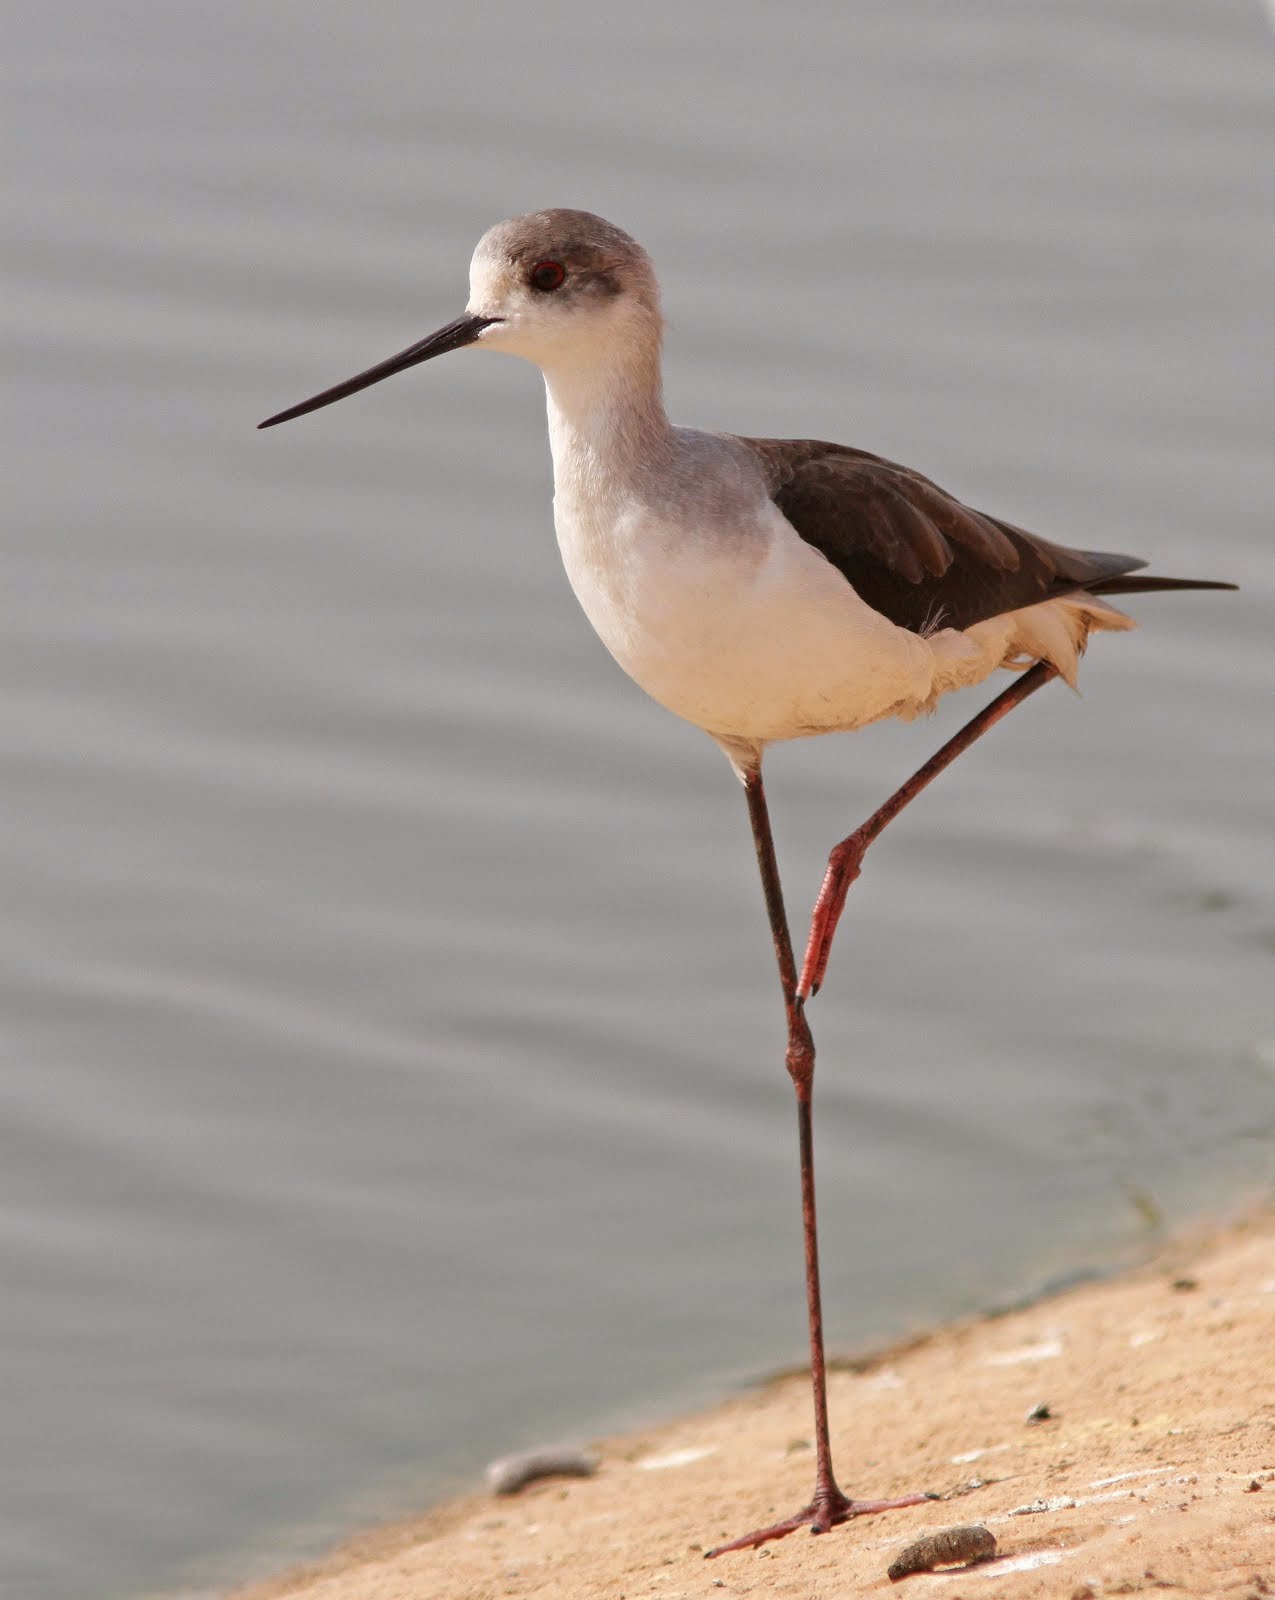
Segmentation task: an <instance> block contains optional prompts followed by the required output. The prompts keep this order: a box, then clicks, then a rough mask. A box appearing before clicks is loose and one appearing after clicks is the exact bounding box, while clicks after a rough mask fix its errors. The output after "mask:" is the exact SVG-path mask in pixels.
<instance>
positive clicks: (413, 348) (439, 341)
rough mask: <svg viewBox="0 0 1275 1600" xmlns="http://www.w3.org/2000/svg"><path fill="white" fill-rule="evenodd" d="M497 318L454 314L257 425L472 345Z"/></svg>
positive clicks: (266, 424)
mask: <svg viewBox="0 0 1275 1600" xmlns="http://www.w3.org/2000/svg"><path fill="white" fill-rule="evenodd" d="M499 320H500V318H499V317H471V316H464V317H457V318H456V320H455V322H449V323H448V324H447V326H446V327H445V328H440V329H439V330H438V332H437V333H431V334H430V336H429V338H428V339H421V340H420V341H419V343H417V344H411V345H408V347H407V349H406V350H400V351H399V353H398V354H397V355H396V356H391V357H390V358H389V360H388V361H379V362H378V363H377V364H376V366H374V367H369V368H368V369H367V371H366V372H360V373H359V374H358V376H357V377H354V378H347V379H346V380H345V382H344V383H338V384H337V385H336V386H335V387H334V388H331V389H325V390H324V391H323V393H322V394H316V395H315V396H313V398H312V399H309V400H303V401H302V402H301V404H300V405H299V406H290V407H289V408H288V410H287V411H281V412H280V413H279V414H278V416H275V417H267V418H266V420H265V421H264V422H259V423H258V424H257V426H258V427H259V428H273V427H274V426H275V424H276V423H278V422H291V421H292V419H293V417H304V416H305V414H306V412H307V411H318V410H319V409H320V407H322V406H330V405H331V404H332V402H333V401H334V400H344V399H345V397H346V395H347V394H357V393H358V392H359V390H360V389H367V388H370V386H371V385H372V384H374V383H380V381H381V379H382V378H392V377H393V376H394V374H395V373H396V372H406V371H407V369H408V367H416V366H419V365H420V363H421V362H422V361H429V360H431V359H432V358H433V357H434V356H444V355H446V354H447V352H448V351H449V350H460V349H463V348H464V346H465V345H467V344H473V342H474V340H475V339H476V338H477V337H478V335H479V334H480V333H481V332H482V331H483V329H484V328H489V327H490V326H491V324H492V323H493V322H499Z"/></svg>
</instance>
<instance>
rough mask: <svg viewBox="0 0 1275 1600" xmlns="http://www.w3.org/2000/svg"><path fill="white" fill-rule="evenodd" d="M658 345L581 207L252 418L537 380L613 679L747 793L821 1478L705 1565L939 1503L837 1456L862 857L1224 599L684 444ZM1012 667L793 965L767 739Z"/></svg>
mask: <svg viewBox="0 0 1275 1600" xmlns="http://www.w3.org/2000/svg"><path fill="white" fill-rule="evenodd" d="M663 335H664V317H663V311H662V307H661V295H660V286H659V282H658V279H657V276H656V272H655V267H654V264H653V262H652V260H651V257H650V256H649V255H648V254H647V252H646V251H645V250H644V249H643V248H642V246H641V245H640V244H638V243H637V241H636V240H635V239H633V238H632V237H631V236H630V235H629V234H628V233H626V232H624V230H623V229H621V228H619V227H617V226H615V225H614V224H613V223H610V222H607V221H606V220H604V219H603V218H601V217H599V216H596V215H594V214H593V213H591V212H588V211H580V210H571V209H565V208H552V209H548V210H543V211H536V212H531V213H529V214H528V215H525V216H520V217H515V218H512V219H510V220H508V221H505V222H501V223H498V224H496V226H494V227H492V228H490V229H488V231H487V232H486V233H484V234H483V236H482V238H481V239H480V240H479V241H478V244H477V247H476V248H475V250H474V253H473V257H472V260H471V263H470V269H469V299H468V303H467V305H466V309H465V311H464V313H463V314H462V315H461V316H459V317H457V318H456V319H455V320H453V321H452V322H449V323H447V324H446V325H445V326H444V327H441V328H439V329H438V330H437V332H435V333H432V334H430V335H429V336H428V337H427V338H424V339H421V340H419V341H418V342H416V343H415V344H412V345H409V346H408V347H407V348H406V349H405V350H402V351H400V352H399V353H398V354H397V355H394V356H391V357H389V358H388V359H387V360H385V361H381V362H378V363H377V364H376V365H375V366H373V367H369V368H368V369H367V370H366V371H363V372H360V373H358V374H357V375H356V376H354V377H352V378H349V379H347V380H345V381H344V382H342V383H338V384H336V385H335V386H334V387H332V388H329V389H325V390H323V391H322V392H321V393H319V394H316V395H314V396H313V397H312V398H311V399H309V400H305V401H303V402H301V403H300V404H299V405H294V406H291V407H289V408H288V409H287V410H285V411H281V412H279V413H278V414H277V415H275V416H272V417H269V418H267V419H266V421H264V422H262V423H261V424H259V426H260V427H262V428H272V427H275V426H276V425H278V424H279V423H282V422H288V421H291V420H293V419H295V418H298V417H301V416H304V415H306V414H307V413H309V412H313V411H317V410H319V409H320V408H321V407H324V406H328V405H331V404H332V403H333V402H334V401H337V400H341V399H344V398H346V397H347V396H349V395H352V394H355V393H357V392H358V391H359V390H361V389H366V388H368V387H370V386H371V385H373V384H376V383H379V382H381V381H382V380H383V379H385V378H389V377H391V376H392V375H394V374H395V373H399V372H404V371H406V370H407V369H408V368H410V367H414V366H418V365H419V364H421V363H422V362H426V361H430V360H432V359H434V358H435V357H437V356H441V355H444V354H446V353H448V352H451V351H457V350H461V349H473V350H487V351H498V352H503V353H506V354H509V355H513V356H518V357H521V358H523V359H524V360H527V361H530V362H532V363H533V364H534V365H536V366H537V367H539V369H540V371H541V373H542V375H543V378H544V384H545V393H546V403H547V410H548V424H549V445H550V451H551V454H552V457H553V481H554V499H553V519H554V528H555V532H556V535H557V542H558V547H559V550H560V552H561V555H562V560H563V563H564V565H565V568H566V572H567V576H568V579H569V581H570V583H571V587H572V589H573V590H574V592H575V595H576V597H577V599H578V600H579V602H580V605H581V606H582V608H583V610H584V612H585V614H586V616H587V617H588V619H589V621H590V622H591V623H592V625H593V627H594V629H595V631H596V632H597V634H598V636H599V637H600V639H601V640H602V643H603V644H604V645H605V646H606V648H607V649H608V650H609V651H610V653H611V655H612V656H613V657H614V658H615V660H616V661H617V662H618V663H619V664H620V666H621V667H622V668H623V669H624V671H625V672H626V673H627V674H628V675H629V676H630V677H631V678H632V679H633V680H634V681H635V682H636V683H637V684H638V685H639V686H640V687H641V688H642V689H644V690H645V691H646V692H647V694H648V695H650V696H651V697H652V698H653V699H654V700H656V701H658V702H659V704H661V705H662V706H664V707H666V708H667V709H668V710H669V711H672V712H674V713H675V714H676V715H677V716H679V717H681V718H683V719H684V720H686V721H687V722H690V723H692V724H694V725H695V726H696V727H697V728H700V729H702V730H703V731H704V732H705V733H707V734H708V735H709V736H710V737H711V738H712V739H713V740H714V741H715V742H716V743H717V745H718V746H719V747H720V748H721V750H722V751H723V752H724V753H725V755H726V757H727V759H728V760H729V761H730V763H731V765H732V767H733V768H734V771H735V773H736V775H737V777H738V778H739V780H740V782H741V783H742V785H743V789H744V795H745V799H746V802H747V806H748V814H749V820H750V825H751V829H752V835H753V844H754V847H755V852H756V856H757V863H758V868H759V872H760V876H761V883H762V891H763V899H764V902H765V907H766V912H767V917H768V920H769V924H770V933H771V938H772V941H773V944H774V950H775V958H776V966H777V970H778V976H779V986H780V992H781V996H782V1000H783V1006H784V1017H785V1025H786V1046H785V1053H784V1063H785V1067H786V1069H787V1072H788V1076H789V1078H790V1080H791V1082H792V1086H793V1089H794V1091H795V1096H796V1105H797V1131H798V1156H799V1170H800V1180H801V1202H802V1224H803V1241H804V1256H805V1278H806V1309H807V1321H808V1334H809V1343H810V1373H811V1385H812V1395H813V1405H814V1432H815V1486H814V1492H813V1494H812V1496H811V1499H810V1501H809V1503H808V1504H806V1505H804V1506H803V1507H802V1508H801V1509H800V1510H798V1511H797V1512H796V1513H795V1514H793V1515H792V1516H789V1517H785V1518H783V1519H782V1520H781V1521H778V1522H774V1523H771V1524H769V1525H767V1526H765V1527H760V1528H757V1529H755V1530H753V1531H752V1532H750V1533H746V1534H744V1535H742V1536H741V1537H739V1538H735V1539H730V1540H729V1541H727V1542H725V1543H723V1544H719V1545H717V1546H715V1547H713V1548H712V1549H710V1550H708V1551H707V1552H706V1554H707V1555H708V1556H710V1557H715V1556H720V1555H723V1554H725V1553H726V1552H727V1551H732V1550H743V1549H749V1548H754V1547H757V1546H759V1545H762V1544H764V1543H766V1542H767V1541H768V1540H772V1539H778V1538H783V1537H784V1536H785V1535H787V1534H789V1533H791V1532H793V1531H795V1530H796V1529H798V1528H802V1527H809V1528H810V1530H811V1531H812V1532H813V1533H826V1532H828V1531H829V1530H830V1529H831V1528H833V1527H834V1526H836V1525H838V1524H841V1523H844V1522H847V1521H849V1520H850V1519H852V1518H854V1517H858V1516H863V1515H867V1514H869V1513H876V1512H883V1511H890V1510H896V1509H901V1508H905V1507H908V1506H913V1505H917V1504H921V1503H922V1502H924V1501H925V1500H927V1499H931V1498H934V1497H933V1496H932V1495H929V1494H927V1493H925V1492H917V1493H908V1494H901V1495H896V1496H894V1497H893V1498H879V1499H868V1498H862V1499H861V1498H856V1497H854V1496H851V1495H847V1494H846V1493H844V1492H843V1491H842V1489H841V1488H840V1486H839V1484H838V1482H837V1479H836V1477H835V1475H834V1472H833V1464H832V1452H831V1444H830V1435H829V1424H828V1404H827V1384H826V1362H825V1353H824V1333H823V1315H822V1306H821V1295H820V1276H819V1255H818V1230H817V1218H816V1210H815V1184H814V1139H813V1086H814V1072H815V1046H814V1039H813V1035H812V1032H811V1029H810V1024H809V1020H808V1017H807V1006H808V1003H809V1002H810V1000H811V999H812V998H813V997H814V995H815V994H817V993H818V991H819V989H820V987H821V986H822V984H823V982H824V979H825V976H826V972H827V968H828V962H829V957H830V954H831V949H832V942H833V936H834V934H835V932H836V928H837V924H838V921H839V918H840V916H841V914H842V911H843V909H844V905H845V901H846V896H847V893H848V891H849V888H850V886H851V885H852V883H853V882H854V881H855V879H856V878H857V877H858V875H859V871H860V868H861V865H862V861H863V857H864V854H865V853H866V851H867V849H868V847H869V846H870V845H871V843H872V842H873V840H874V839H876V838H877V837H878V836H879V834H880V833H881V831H882V829H884V828H885V827H886V826H887V825H888V824H889V823H890V822H891V821H893V820H894V819H895V818H896V817H897V816H898V815H899V813H900V812H901V811H902V810H903V809H904V808H905V807H906V806H907V805H908V804H909V803H910V801H911V800H912V799H914V798H915V796H916V795H917V794H918V793H920V791H921V790H922V789H923V788H925V787H926V785H927V784H929V783H930V782H931V781H932V780H933V779H934V778H935V777H937V776H938V774H939V773H940V772H942V771H943V770H944V768H946V767H947V766H948V765H950V764H951V762H952V761H954V760H955V759H956V757H957V756H958V755H960V754H961V753H962V752H963V751H965V750H967V749H968V748H969V747H970V746H971V745H972V744H973V743H974V742H975V741H976V740H977V739H978V738H980V737H981V736H982V735H983V734H984V733H985V732H987V731H988V730H989V729H990V728H991V727H993V726H994V725H995V724H996V723H998V722H999V721H1000V720H1001V719H1002V718H1004V717H1005V716H1006V715H1008V713H1009V712H1010V711H1011V710H1013V709H1015V708H1016V707H1017V706H1018V705H1021V704H1022V703H1023V702H1024V701H1025V700H1026V699H1027V698H1028V696H1029V695H1031V694H1033V693H1035V692H1036V691H1037V690H1038V689H1039V688H1041V687H1042V686H1043V685H1044V684H1046V683H1048V682H1050V681H1051V680H1053V679H1055V678H1059V679H1062V680H1063V681H1064V682H1066V683H1068V684H1070V685H1071V686H1072V687H1073V688H1074V687H1075V684H1076V677H1077V670H1078V666H1079V661H1080V657H1081V655H1082V654H1083V652H1084V649H1085V646H1086V644H1087V642H1088V640H1089V637H1090V635H1091V634H1093V633H1099V632H1124V631H1126V630H1128V629H1130V628H1132V627H1133V626H1134V623H1133V620H1132V619H1131V618H1130V617H1129V616H1127V615H1126V614H1125V613H1124V612H1122V611H1120V610H1119V609H1117V608H1116V606H1114V605H1113V604H1112V602H1111V597H1112V596H1115V595H1125V594H1132V593H1137V592H1141V591H1154V590H1179V589H1233V588H1235V585H1234V584H1231V583H1226V582H1221V581H1216V580H1200V579H1183V578H1164V577H1157V576H1155V575H1153V574H1150V573H1147V572H1146V571H1145V570H1144V568H1145V566H1146V563H1145V562H1143V561H1141V560H1138V559H1137V558H1135V557H1131V556H1126V555H1117V554H1114V553H1110V552H1105V551H1098V550H1079V549H1071V548H1068V547H1066V546H1064V545H1060V544H1055V543H1052V542H1050V541H1049V540H1046V539H1043V538H1041V537H1040V536H1039V535H1037V534H1034V533H1029V532H1027V531H1026V530H1025V529H1023V528H1020V527H1018V526H1016V525H1015V524H1013V523H1011V522H1006V521H1004V520H1002V519H1001V518H999V517H995V516H991V515H989V514H987V513H986V512H982V511H977V510H975V509H973V508H972V507H970V506H968V505H965V504H964V503H962V502H961V501H960V500H959V499H957V498H956V497H955V496H954V495H953V494H950V493H948V492H947V491H946V490H944V489H942V488H940V487H939V486H938V485H937V484H935V483H934V482H932V481H931V480H930V479H929V478H926V477H924V476H923V475H922V474H921V473H919V472H916V471H914V470H912V469H911V468H909V467H905V466H901V465H899V464H897V463H896V462H893V461H890V460H887V459H885V458H884V457H882V456H878V455H873V454H871V453H870V452H868V451H866V450H859V449H854V448H851V447H850V446H847V445H840V444H832V443H828V442H826V441H823V440H817V439H763V438H751V437H747V436H744V435H737V434H730V433H715V432H706V431H704V430H701V429H697V428H682V427H675V426H674V425H673V424H671V423H670V421H669V419H668V416H667V414H666V411H665V407H664V400H663V376H662V370H663V369H662V351H663ZM1002 668H1008V669H1011V670H1013V671H1014V672H1015V673H1016V676H1015V678H1014V679H1013V680H1012V681H1011V682H1010V683H1009V684H1008V686H1007V687H1006V688H1004V689H1003V690H1002V691H1001V693H1000V694H999V695H997V696H996V698H995V699H993V700H992V701H991V702H990V703H988V704H987V705H986V706H985V707H984V708H983V710H982V711H980V712H979V713H978V714H976V715H975V716H974V717H973V718H972V719H971V720H970V721H969V722H968V723H967V724H966V725H965V726H964V727H963V728H962V729H961V730H960V731H959V732H958V733H957V734H956V735H955V736H954V737H953V738H951V739H949V740H948V742H947V743H946V744H945V745H944V746H943V747H942V748H941V749H940V750H939V751H937V752H936V754H935V755H934V756H932V757H931V758H930V760H929V761H927V762H926V763H925V764H924V765H923V766H922V767H920V768H918V770H917V771H916V772H915V773H914V774H913V775H912V776H911V777H910V778H909V779H908V780H907V781H906V782H905V783H903V784H902V785H901V786H900V787H899V788H898V789H897V790H896V791H895V792H894V793H893V794H892V795H891V796H890V797H889V798H888V799H887V800H886V801H885V802H884V803H883V804H882V805H881V806H880V807H878V809H877V810H876V811H875V812H873V813H872V815H871V816H870V817H869V818H868V819H867V821H866V822H865V823H863V824H861V825H860V826H859V827H858V828H856V829H855V830H854V831H853V832H852V833H851V834H849V835H848V836H847V837H846V838H845V839H842V840H841V841H839V842H838V843H837V844H836V845H835V846H834V847H833V849H832V850H831V852H830V854H829V857H828V866H827V869H826V872H825V874H824V878H823V882H822V884H821V886H820V889H819V893H818V896H817V898H816V900H815V906H814V911H813V914H812V917H811V924H810V931H809V934H808V937H807V941H806V946H805V955H804V959H803V961H802V963H801V966H800V967H798V965H797V962H796V959H795V954H794V946H793V942H792V936H791V932H790V928H789V923H788V918H787V913H786V911H785V907H784V897H783V890H782V885H781V882H780V876H779V868H778V863H777V859H776V853H775V845H774V839H773V836H772V832H771V825H770V816H769V809H768V805H767V800H766V792H765V788H764V785H763V782H762V760H763V756H764V753H765V751H766V749H767V747H768V746H769V745H771V744H775V743H778V742H781V741H786V740H791V739H799V738H808V737H812V736H815V735H820V734H828V733H843V732H853V731H856V730H858V729H860V728H863V727H866V726H868V725H869V724H871V723H875V722H879V721H882V720H883V719H887V718H899V719H903V720H912V719H914V718H917V717H919V716H922V715H923V714H925V713H927V712H929V711H931V710H932V709H933V708H934V706H935V705H936V704H937V703H938V701H939V700H940V699H941V698H942V697H943V696H944V695H946V694H949V693H952V692H954V691H955V690H958V689H963V688H969V687H972V686H974V685H976V684H979V683H982V682H983V681H985V680H986V679H988V678H989V677H991V675H992V674H993V673H995V672H997V671H998V670H999V669H1002Z"/></svg>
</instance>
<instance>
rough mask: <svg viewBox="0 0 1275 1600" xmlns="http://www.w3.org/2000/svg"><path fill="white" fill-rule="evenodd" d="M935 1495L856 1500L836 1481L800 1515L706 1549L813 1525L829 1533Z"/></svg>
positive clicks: (764, 1540) (747, 1545)
mask: <svg viewBox="0 0 1275 1600" xmlns="http://www.w3.org/2000/svg"><path fill="white" fill-rule="evenodd" d="M934 1499H937V1496H936V1495H932V1494H905V1495H900V1497H899V1498H898V1499H897V1500H852V1499H851V1498H850V1497H849V1496H848V1495H844V1494H842V1492H841V1490H840V1489H838V1488H837V1487H836V1485H835V1484H834V1485H833V1486H832V1488H831V1490H830V1491H826V1492H824V1493H822V1494H821V1493H818V1492H816V1494H815V1498H814V1499H813V1500H812V1501H811V1502H810V1504H809V1505H808V1506H804V1507H803V1508H802V1509H801V1510H800V1511H798V1512H797V1514H796V1516H792V1517H787V1518H786V1519H785V1520H784V1521H783V1522H773V1523H772V1524H771V1525H770V1527H769V1528H758V1529H756V1531H755V1532H753V1533H746V1534H744V1536H743V1537H742V1538H740V1539H732V1540H731V1541H730V1543H729V1544H719V1545H715V1546H714V1548H713V1549H712V1550H706V1551H705V1552H704V1559H705V1560H710V1559H711V1558H712V1557H713V1556H721V1555H725V1554H726V1552H727V1551H728V1550H755V1549H756V1548H757V1547H758V1545H763V1544H769V1543H770V1541H771V1540H772V1539H783V1538H786V1537H787V1535H788V1534H790V1533H795V1532H796V1531H797V1529H798V1528H809V1529H810V1531H811V1533H827V1532H828V1530H829V1529H830V1528H835V1527H836V1526H837V1524H838V1523H840V1522H849V1521H850V1519H851V1517H870V1516H872V1515H874V1514H875V1513H876V1512H878V1511H899V1510H901V1509H902V1508H903V1507H904V1506H919V1505H924V1504H925V1502H926V1501H927V1500H934Z"/></svg>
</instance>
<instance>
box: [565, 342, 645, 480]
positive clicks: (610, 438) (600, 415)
mask: <svg viewBox="0 0 1275 1600" xmlns="http://www.w3.org/2000/svg"><path fill="white" fill-rule="evenodd" d="M544 378H545V391H546V394H547V397H548V408H549V445H550V449H551V450H552V452H553V476H554V490H555V492H556V493H557V494H559V495H562V496H564V497H566V498H575V497H577V496H581V495H584V496H590V497H592V496H598V495H601V494H604V493H606V492H607V491H608V490H619V491H623V490H625V489H627V488H631V487H633V486H634V485H635V484H636V483H637V482H638V481H639V480H640V479H641V478H642V477H643V476H644V475H645V474H647V473H649V472H650V471H651V470H652V469H654V468H657V467H658V465H659V463H660V461H661V460H662V459H663V457H664V456H665V455H666V454H667V452H668V449H669V445H670V429H669V422H668V417H667V416H666V415H665V412H664V386H663V380H662V377H661V371H660V350H659V345H658V343H654V344H649V343H642V344H638V343H634V344H628V343H625V342H619V341H617V343H616V344H615V345H613V346H611V347H608V348H602V349H598V348H594V349H592V350H588V351H585V352H581V353H580V355H579V356H576V357H571V358H566V359H564V360H562V361H561V362H554V363H553V364H552V365H551V366H546V367H545V369H544Z"/></svg>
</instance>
